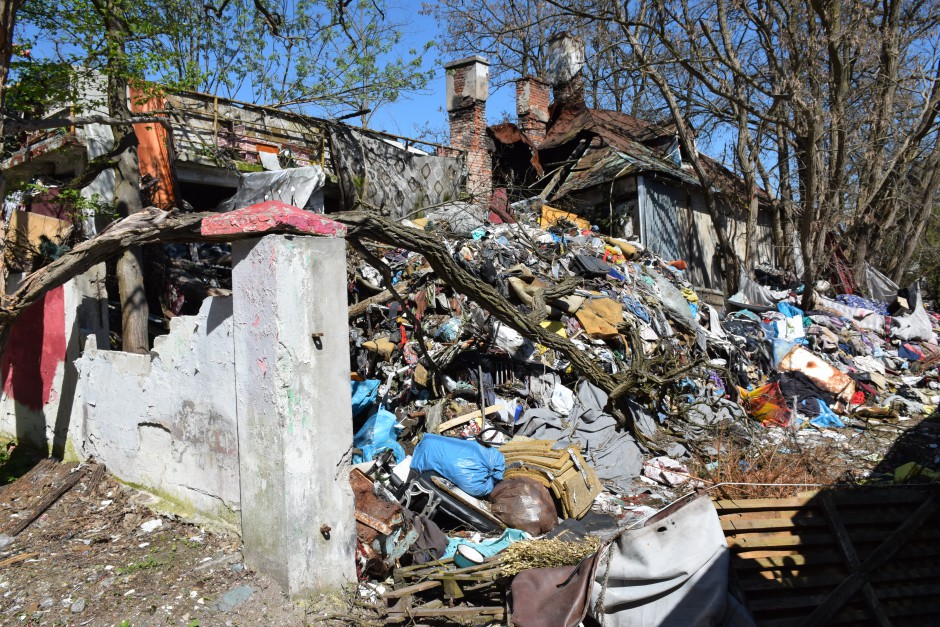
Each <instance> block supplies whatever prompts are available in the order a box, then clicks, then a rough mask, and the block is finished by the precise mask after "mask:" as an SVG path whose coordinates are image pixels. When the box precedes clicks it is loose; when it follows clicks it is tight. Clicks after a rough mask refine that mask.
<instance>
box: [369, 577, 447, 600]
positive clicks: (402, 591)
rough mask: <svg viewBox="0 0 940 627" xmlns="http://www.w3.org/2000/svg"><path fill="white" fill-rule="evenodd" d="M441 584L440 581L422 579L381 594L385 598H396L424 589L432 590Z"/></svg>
mask: <svg viewBox="0 0 940 627" xmlns="http://www.w3.org/2000/svg"><path fill="white" fill-rule="evenodd" d="M440 585H441V582H440V581H422V582H421V583H416V584H413V585H410V586H405V587H404V588H396V589H395V590H389V591H387V592H386V593H385V594H383V595H382V596H383V597H384V598H386V599H398V598H401V597H403V596H407V595H409V594H415V593H416V592H424V591H425V590H433V589H434V588H437V587H439V586H440Z"/></svg>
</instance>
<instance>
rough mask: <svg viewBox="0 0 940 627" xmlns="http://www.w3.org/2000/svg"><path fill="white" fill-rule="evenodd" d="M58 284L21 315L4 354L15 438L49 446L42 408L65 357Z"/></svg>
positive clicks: (62, 307) (61, 294) (62, 305)
mask: <svg viewBox="0 0 940 627" xmlns="http://www.w3.org/2000/svg"><path fill="white" fill-rule="evenodd" d="M64 298H65V297H64V290H63V289H62V288H61V287H59V288H56V289H54V290H52V291H50V292H48V293H46V294H45V295H44V296H43V297H42V299H40V300H39V302H37V303H36V304H34V305H33V306H32V307H30V308H29V309H28V310H26V312H25V313H24V314H23V315H22V316H20V319H19V320H17V322H16V324H15V325H14V327H13V332H12V333H11V334H10V342H9V344H8V345H7V349H6V351H5V353H4V356H3V365H2V375H3V391H4V394H5V395H6V396H9V397H10V398H11V399H13V401H15V402H14V406H15V408H14V411H15V414H16V434H15V435H16V439H17V442H19V443H23V444H28V445H30V446H34V447H37V448H41V449H46V448H47V447H48V440H47V438H46V424H45V413H44V411H43V410H44V408H45V405H46V403H48V402H49V399H50V397H51V396H52V394H53V389H52V384H53V379H54V378H55V371H56V368H57V367H58V364H59V362H61V361H63V359H64V358H65V351H66V338H65V301H64Z"/></svg>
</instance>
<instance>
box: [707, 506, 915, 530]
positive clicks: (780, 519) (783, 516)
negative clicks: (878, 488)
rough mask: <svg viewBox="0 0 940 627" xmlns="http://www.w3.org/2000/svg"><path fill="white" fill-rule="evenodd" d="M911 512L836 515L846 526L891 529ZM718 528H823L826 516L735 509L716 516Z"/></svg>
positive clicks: (891, 510)
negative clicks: (738, 510)
mask: <svg viewBox="0 0 940 627" xmlns="http://www.w3.org/2000/svg"><path fill="white" fill-rule="evenodd" d="M910 515H911V508H903V509H902V508H897V507H892V508H879V509H877V510H859V511H841V512H840V518H841V520H842V521H843V522H844V523H845V524H846V525H853V526H855V525H872V526H887V525H891V526H892V529H893V528H894V526H896V525H895V524H894V523H899V522H901V521H902V520H905V519H906V518H907V517H908V516H910ZM719 519H720V520H721V526H722V529H725V530H726V531H728V530H735V529H742V530H743V529H754V530H760V529H761V528H765V527H766V528H771V529H772V528H776V527H779V528H785V527H825V526H826V525H827V523H826V517H825V516H824V515H823V513H822V512H821V511H820V512H816V511H813V510H798V509H795V510H794V509H790V510H776V511H759V512H736V513H733V514H724V515H722V516H720V517H719Z"/></svg>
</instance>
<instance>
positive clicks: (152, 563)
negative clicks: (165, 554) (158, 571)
mask: <svg viewBox="0 0 940 627" xmlns="http://www.w3.org/2000/svg"><path fill="white" fill-rule="evenodd" d="M160 566H163V562H161V561H160V560H158V559H157V558H155V557H154V556H153V555H148V556H147V559H145V560H143V561H142V562H131V563H130V564H128V565H127V566H126V567H124V568H115V569H114V572H116V573H117V574H119V575H130V574H133V573H136V572H138V571H141V570H146V569H148V568H157V567H160Z"/></svg>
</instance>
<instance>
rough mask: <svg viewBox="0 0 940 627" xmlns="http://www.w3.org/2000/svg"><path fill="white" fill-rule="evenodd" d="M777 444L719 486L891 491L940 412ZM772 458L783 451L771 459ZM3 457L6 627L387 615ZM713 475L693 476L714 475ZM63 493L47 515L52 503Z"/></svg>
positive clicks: (735, 459) (147, 506)
mask: <svg viewBox="0 0 940 627" xmlns="http://www.w3.org/2000/svg"><path fill="white" fill-rule="evenodd" d="M771 435H773V434H772V433H771V432H766V433H765V437H766V436H771ZM761 439H764V438H763V437H762V438H761ZM777 439H778V441H777V442H776V445H775V446H774V444H773V443H772V442H767V441H765V442H763V444H762V445H760V446H759V447H758V448H759V449H760V450H762V451H764V452H763V453H760V454H759V459H758V458H752V457H747V458H745V457H742V455H743V454H744V452H739V453H738V454H737V456H730V457H728V459H727V463H724V464H722V465H723V466H725V467H728V468H732V469H734V470H735V473H734V475H735V476H715V477H713V479H714V480H715V482H717V481H729V480H736V481H742V480H743V481H754V480H756V479H760V480H771V481H772V482H774V483H777V482H783V481H786V480H788V479H789V480H795V479H801V480H817V481H818V480H820V479H823V478H825V480H826V481H828V482H833V481H840V480H841V481H846V480H848V481H850V482H855V481H859V480H861V481H865V480H866V478H867V479H868V480H876V481H877V480H878V479H881V480H890V478H892V475H893V471H894V468H896V467H897V466H898V465H900V464H902V463H904V462H907V461H917V462H920V463H922V464H924V466H926V467H927V468H931V469H937V470H940V468H938V465H940V464H938V461H940V451H938V443H940V413H938V414H935V415H934V416H931V417H929V418H928V419H926V420H924V419H923V417H919V418H918V419H914V420H909V421H899V420H898V419H897V418H888V419H885V418H881V419H879V420H875V419H871V420H867V421H852V424H850V425H849V426H848V428H847V429H841V430H837V431H836V430H829V431H828V434H826V433H822V434H821V433H818V432H817V433H805V434H804V433H800V434H798V435H796V436H787V437H786V438H784V439H782V440H781V439H780V438H777ZM800 440H802V442H800ZM715 444H716V445H717V446H718V448H721V445H720V443H719V442H715ZM768 450H774V451H776V452H775V453H772V454H770V457H769V458H768V454H767V451H768ZM784 451H785V453H784ZM4 452H5V451H3V450H2V447H0V625H93V626H96V627H97V626H115V627H132V626H133V627H141V626H149V625H183V626H186V627H208V626H213V625H224V626H252V627H254V626H259V625H264V626H267V625H330V626H339V625H350V624H355V625H366V624H369V625H376V624H381V623H382V620H381V614H382V613H381V612H378V613H375V612H370V611H368V610H367V609H356V610H355V614H356V618H352V617H351V616H350V615H348V614H347V613H346V612H347V608H350V607H354V606H355V605H358V606H362V605H364V603H363V602H362V601H360V602H358V603H355V604H353V603H352V602H351V601H350V599H351V598H352V597H351V596H347V597H346V598H339V597H335V598H321V599H316V600H312V601H311V602H309V603H306V604H302V603H298V604H294V603H291V602H290V601H289V600H288V599H287V598H286V597H285V596H284V595H283V594H282V593H281V590H280V587H279V586H278V585H277V584H276V583H275V582H274V581H272V580H271V579H270V578H267V577H265V576H263V575H260V574H258V573H254V572H251V571H250V570H248V569H247V568H246V567H245V565H244V563H243V560H242V555H241V541H240V539H239V538H238V536H237V535H235V534H233V533H226V532H223V531H218V530H216V531H211V530H208V529H206V528H202V527H199V526H195V525H192V524H187V523H185V522H182V521H180V520H178V519H175V518H173V517H171V516H166V515H160V514H158V513H156V512H155V511H154V509H152V505H153V503H154V497H152V496H151V495H149V494H146V493H143V492H139V491H137V490H135V489H133V488H131V487H128V486H126V485H123V484H121V483H119V482H117V481H116V480H114V479H113V478H112V477H110V476H109V475H108V474H107V473H106V472H105V471H104V468H103V467H98V466H95V465H78V464H74V463H73V464H60V463H57V462H53V461H52V460H41V459H40V458H39V457H37V456H36V455H35V454H32V455H31V454H29V453H28V452H22V451H20V450H15V451H14V454H13V455H12V456H8V455H4V454H3V453H4ZM768 459H770V461H772V462H773V463H767V461H768ZM760 460H763V461H760ZM796 462H799V463H796ZM715 463H718V462H715ZM761 464H763V467H764V468H763V474H762V475H758V476H755V475H754V471H753V470H751V469H753V468H758V467H759V466H761ZM801 464H802V465H803V467H805V471H804V472H803V474H800V472H801V471H799V468H800V467H801ZM741 468H745V470H740V469H741ZM703 471H704V467H703V468H701V469H693V474H696V475H697V476H700V477H702V478H703V479H705V478H706V477H707V476H708V474H713V473H705V472H703ZM717 474H718V475H723V474H724V473H722V472H718V473H717ZM821 475H823V476H824V477H823V476H821ZM63 490H64V493H63V495H62V496H61V497H60V498H58V499H57V500H54V502H52V504H51V505H50V506H48V507H47V508H45V509H43V507H44V503H43V500H44V499H45V500H46V501H52V496H55V494H56V493H57V491H63ZM750 496H755V495H750ZM38 511H42V513H41V514H40V515H38V517H37V516H35V514H36V513H37V512H38ZM20 529H22V530H21V531H20Z"/></svg>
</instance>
